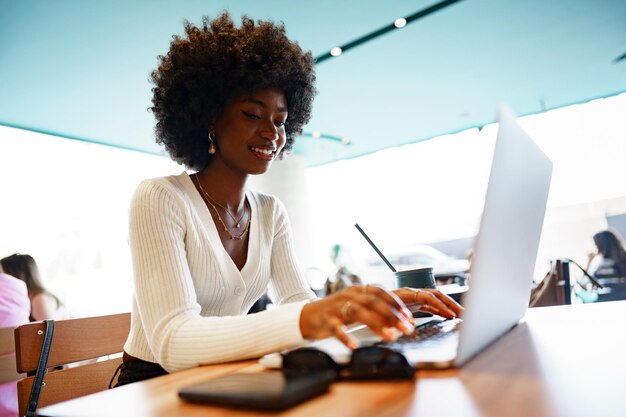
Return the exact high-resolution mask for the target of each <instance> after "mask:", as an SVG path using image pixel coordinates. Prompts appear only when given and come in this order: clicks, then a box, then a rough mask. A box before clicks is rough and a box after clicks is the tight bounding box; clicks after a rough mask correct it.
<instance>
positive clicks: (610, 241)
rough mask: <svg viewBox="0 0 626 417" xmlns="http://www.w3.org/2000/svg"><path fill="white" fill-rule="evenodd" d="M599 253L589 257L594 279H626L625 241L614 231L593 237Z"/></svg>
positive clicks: (606, 231)
mask: <svg viewBox="0 0 626 417" xmlns="http://www.w3.org/2000/svg"><path fill="white" fill-rule="evenodd" d="M593 242H594V243H595V244H596V249H597V252H595V253H592V254H590V256H589V265H588V268H587V269H588V270H589V273H591V274H593V275H594V277H596V278H599V279H603V278H624V279H626V249H625V248H624V240H623V239H622V238H621V236H620V235H619V234H618V233H617V231H615V230H613V229H607V230H603V231H601V232H598V233H596V234H595V235H593Z"/></svg>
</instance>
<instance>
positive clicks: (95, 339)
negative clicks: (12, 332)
mask: <svg viewBox="0 0 626 417" xmlns="http://www.w3.org/2000/svg"><path fill="white" fill-rule="evenodd" d="M38 331H40V332H41V334H37V332H38ZM129 331H130V313H122V314H114V315H109V316H100V317H87V318H84V319H72V320H58V321H56V322H55V329H54V337H53V341H52V347H51V348H50V355H49V357H48V367H55V366H59V365H65V364H68V363H73V362H78V361H82V360H86V359H92V358H97V357H100V356H106V355H111V354H114V353H119V352H121V351H122V348H121V347H122V346H123V345H124V342H125V341H126V338H127V337H128V333H129ZM43 332H45V325H44V323H43V322H41V323H31V324H29V325H23V326H19V327H18V328H17V330H16V355H17V357H16V359H17V360H16V362H17V370H18V371H19V372H34V371H35V370H36V369H37V363H38V361H39V353H40V352H41V345H42V343H43Z"/></svg>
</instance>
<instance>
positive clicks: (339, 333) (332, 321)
mask: <svg viewBox="0 0 626 417" xmlns="http://www.w3.org/2000/svg"><path fill="white" fill-rule="evenodd" d="M328 320H329V325H330V326H331V329H332V330H331V334H332V335H333V336H335V337H336V338H337V339H339V340H340V341H341V342H342V343H343V344H344V345H346V346H348V347H349V348H350V349H356V348H358V347H359V344H358V342H357V341H356V340H355V339H354V338H353V337H351V336H350V335H349V334H348V333H346V327H345V326H344V324H343V323H342V322H341V320H340V319H339V318H337V317H330V318H329V319H328Z"/></svg>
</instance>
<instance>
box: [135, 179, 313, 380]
mask: <svg viewBox="0 0 626 417" xmlns="http://www.w3.org/2000/svg"><path fill="white" fill-rule="evenodd" d="M246 195H247V197H248V201H249V202H250V208H251V216H252V218H251V221H250V230H249V233H250V236H249V243H248V258H247V260H246V264H245V265H244V267H243V268H242V270H241V271H239V270H238V269H237V267H236V265H235V264H234V262H233V261H232V259H231V258H230V256H229V255H228V253H227V252H226V250H225V249H224V246H223V245H222V242H221V241H220V238H219V235H218V232H217V229H216V226H215V223H214V222H213V219H212V217H211V214H210V212H209V211H208V209H207V206H206V204H205V203H204V201H203V200H202V197H201V196H200V194H199V193H198V192H197V190H196V188H195V187H194V185H193V182H192V181H191V178H190V177H189V175H187V173H184V172H183V173H182V174H181V175H177V176H169V177H164V178H155V179H150V180H145V181H143V182H142V183H141V184H140V185H139V187H138V188H137V190H136V192H135V195H134V197H133V200H132V203H131V208H130V247H131V253H132V259H133V270H134V299H133V307H132V313H131V329H130V334H129V336H128V339H127V341H126V344H125V345H124V350H125V351H126V352H128V353H129V354H130V355H132V356H135V357H137V358H140V359H143V360H146V361H150V362H157V363H159V364H160V365H161V366H163V368H165V369H166V370H167V371H169V372H173V371H177V370H181V369H186V368H191V367H195V366H198V365H200V364H209V363H218V362H226V361H232V360H238V359H245V358H253V357H259V356H261V355H263V354H265V353H268V352H272V351H277V350H282V349H285V348H288V347H291V346H294V345H296V344H299V343H302V342H303V338H302V335H301V333H300V326H299V321H300V311H301V310H302V307H303V306H304V304H306V302H308V301H310V300H312V299H314V298H315V295H314V294H313V292H312V291H311V290H310V289H309V286H308V285H307V283H306V281H305V279H304V277H303V276H302V273H301V272H300V270H299V269H298V266H297V261H296V258H295V255H294V249H293V243H292V237H291V228H290V225H289V220H288V217H287V214H286V211H285V209H284V207H283V205H282V203H280V201H279V200H278V199H276V198H275V197H273V196H270V195H267V194H262V193H257V192H251V191H248V192H247V193H246ZM266 289H269V295H270V298H271V299H272V301H273V302H274V304H276V305H278V306H279V307H276V308H274V309H270V310H268V311H263V312H261V313H257V314H250V315H246V313H247V311H248V310H249V309H250V307H251V306H252V304H253V303H254V302H255V301H256V300H257V299H258V298H259V297H260V296H261V295H262V294H263V292H264V291H265V290H266Z"/></svg>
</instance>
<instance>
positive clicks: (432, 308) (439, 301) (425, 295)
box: [394, 288, 463, 319]
mask: <svg viewBox="0 0 626 417" xmlns="http://www.w3.org/2000/svg"><path fill="white" fill-rule="evenodd" d="M394 292H395V294H396V295H397V296H398V297H400V299H401V300H402V301H404V302H405V303H406V304H407V305H412V304H422V305H423V307H422V308H421V309H422V310H428V312H429V313H433V314H437V315H440V316H443V317H446V318H449V319H450V318H454V317H458V316H460V315H461V312H462V311H463V307H461V306H460V305H459V304H458V303H457V302H456V301H454V300H453V299H452V298H450V297H448V296H447V295H445V294H444V293H442V292H441V291H439V290H435V289H430V288H419V289H418V288H400V289H398V290H396V291H394ZM426 306H427V307H426Z"/></svg>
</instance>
